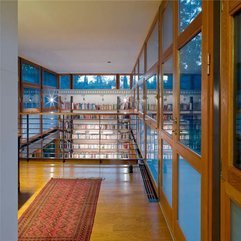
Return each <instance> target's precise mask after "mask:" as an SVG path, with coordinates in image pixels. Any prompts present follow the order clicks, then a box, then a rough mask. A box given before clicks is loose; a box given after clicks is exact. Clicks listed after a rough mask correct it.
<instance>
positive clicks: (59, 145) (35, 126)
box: [19, 111, 140, 163]
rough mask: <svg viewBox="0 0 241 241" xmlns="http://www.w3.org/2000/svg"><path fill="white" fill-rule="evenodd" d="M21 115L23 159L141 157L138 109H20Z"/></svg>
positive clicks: (63, 159) (122, 158) (20, 130)
mask: <svg viewBox="0 0 241 241" xmlns="http://www.w3.org/2000/svg"><path fill="white" fill-rule="evenodd" d="M19 116H20V119H19V121H20V124H19V127H20V129H19V132H20V133H19V134H20V135H21V145H20V158H21V159H26V160H32V159H38V160H39V159H51V160H53V159H56V160H62V161H63V162H65V161H66V160H82V159H85V160H86V159H87V160H92V159H94V160H99V161H100V163H101V162H102V160H123V161H126V162H128V161H137V160H139V159H140V157H139V153H140V152H139V150H138V146H137V144H136V140H135V138H136V133H137V130H136V119H137V118H138V113H137V112H133V111H115V112H114V111H104V112H103V111H95V112H94V113H93V111H92V112H90V111H84V112H83V111H78V112H74V113H60V112H51V113H46V112H44V113H20V114H19ZM72 117H73V118H72ZM48 128H49V129H48ZM43 129H44V131H43ZM46 129H47V130H46ZM21 132H22V133H21Z"/></svg>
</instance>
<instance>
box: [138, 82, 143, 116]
mask: <svg viewBox="0 0 241 241" xmlns="http://www.w3.org/2000/svg"><path fill="white" fill-rule="evenodd" d="M138 89H139V111H140V112H141V113H143V112H144V106H143V104H144V102H143V97H144V90H143V84H140V85H139V87H138Z"/></svg>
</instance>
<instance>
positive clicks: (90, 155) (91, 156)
mask: <svg viewBox="0 0 241 241" xmlns="http://www.w3.org/2000/svg"><path fill="white" fill-rule="evenodd" d="M72 158H76V159H77V158H78V159H79V158H82V159H83V158H86V159H105V158H106V159H123V158H124V159H126V158H134V155H131V156H130V155H129V154H128V153H123V154H116V153H108V154H94V153H73V155H72Z"/></svg>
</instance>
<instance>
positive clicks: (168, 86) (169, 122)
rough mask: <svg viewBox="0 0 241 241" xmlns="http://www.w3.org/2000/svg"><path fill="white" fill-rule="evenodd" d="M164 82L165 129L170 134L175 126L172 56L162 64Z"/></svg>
mask: <svg viewBox="0 0 241 241" xmlns="http://www.w3.org/2000/svg"><path fill="white" fill-rule="evenodd" d="M162 72H163V76H162V83H163V102H162V103H163V129H164V130H166V131H167V132H168V133H169V134H170V135H171V134H172V126H173V61H172V58H170V59H169V60H168V61H167V62H165V63H164V64H163V66H162Z"/></svg>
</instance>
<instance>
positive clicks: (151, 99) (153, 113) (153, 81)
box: [146, 75, 157, 120]
mask: <svg viewBox="0 0 241 241" xmlns="http://www.w3.org/2000/svg"><path fill="white" fill-rule="evenodd" d="M146 89H147V100H146V107H147V115H148V116H150V117H151V118H153V119H155V120H156V117H157V98H156V95H157V75H153V76H152V77H151V78H149V79H147V80H146Z"/></svg>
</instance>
